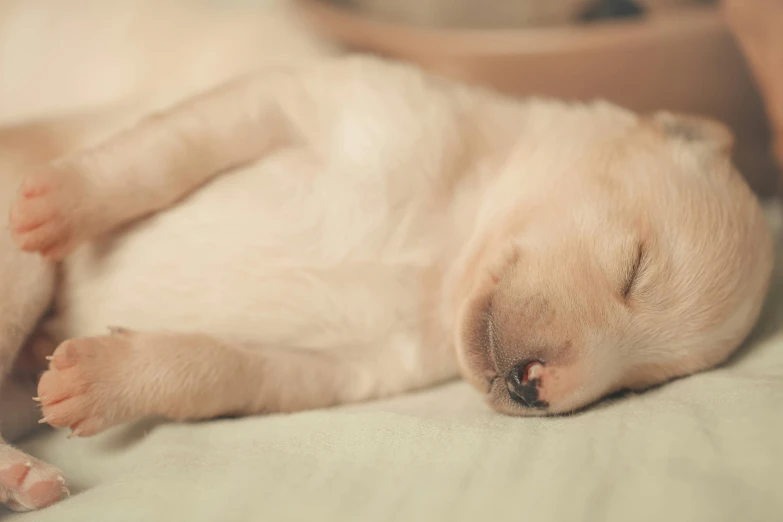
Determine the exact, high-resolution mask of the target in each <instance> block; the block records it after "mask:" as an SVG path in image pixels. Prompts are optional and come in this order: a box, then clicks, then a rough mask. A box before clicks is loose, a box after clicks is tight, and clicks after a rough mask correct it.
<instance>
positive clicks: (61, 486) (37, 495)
mask: <svg viewBox="0 0 783 522" xmlns="http://www.w3.org/2000/svg"><path fill="white" fill-rule="evenodd" d="M68 495H69V492H68V488H67V487H65V479H64V478H63V474H62V472H61V471H60V470H59V469H57V468H55V467H54V466H51V465H49V464H46V463H45V462H41V461H40V460H37V459H34V458H32V457H31V456H29V455H27V454H26V453H24V452H22V451H20V450H18V449H16V448H14V447H12V446H9V445H7V444H0V501H2V502H3V503H5V504H6V505H7V506H8V507H9V508H10V509H13V510H14V511H29V510H31V509H40V508H43V507H46V506H49V505H51V504H54V503H55V502H57V501H58V500H61V499H63V498H65V497H67V496H68Z"/></svg>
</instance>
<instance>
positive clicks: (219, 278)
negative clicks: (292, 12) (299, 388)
mask: <svg viewBox="0 0 783 522" xmlns="http://www.w3.org/2000/svg"><path fill="white" fill-rule="evenodd" d="M315 174H316V172H315V171H314V169H313V168H312V167H311V166H309V165H308V163H307V160H306V158H304V157H302V156H297V155H294V154H285V155H280V156H277V157H276V158H273V159H271V160H268V161H264V162H263V163H262V164H258V165H255V166H253V167H250V168H247V169H244V170H242V171H239V172H236V173H232V174H229V175H226V176H224V177H222V178H220V179H218V180H217V181H216V182H214V183H212V184H210V185H208V186H206V187H204V188H202V189H201V190H200V191H198V192H197V193H196V194H194V195H193V196H192V197H190V198H188V199H186V200H185V201H183V202H181V203H180V204H179V205H177V206H176V207H174V208H172V209H169V210H167V211H165V212H162V213H159V214H157V215H155V216H153V217H151V218H149V219H146V220H144V221H143V222H140V223H138V224H136V225H133V226H132V227H129V228H128V229H127V230H124V231H120V232H118V233H117V234H115V235H114V236H113V237H111V238H108V239H106V240H103V241H101V242H97V243H95V244H92V245H88V246H86V247H84V248H83V249H81V250H80V251H79V252H77V253H76V254H74V255H73V256H72V258H70V259H69V260H68V261H67V262H66V263H65V265H64V271H63V272H64V273H63V281H62V287H61V290H60V292H59V296H58V306H57V314H56V317H55V320H54V321H53V322H52V328H51V331H53V333H54V334H55V335H56V336H57V337H59V338H60V339H63V338H70V337H80V336H87V335H97V334H103V333H105V331H106V328H107V326H124V327H128V328H134V329H140V330H169V331H183V332H187V331H199V332H205V333H209V334H212V335H215V336H218V337H221V338H224V339H230V340H234V339H236V340H241V341H251V342H256V343H258V344H259V345H275V346H294V347H303V348H312V349H347V350H351V349H364V348H365V347H368V346H377V347H382V345H384V344H387V343H388V342H389V341H390V340H392V339H393V341H394V343H395V344H397V343H399V341H400V337H401V336H402V337H403V338H404V339H405V341H406V343H408V344H410V345H411V349H415V348H414V347H415V346H417V345H419V344H420V341H419V324H420V321H419V317H418V313H419V300H420V295H419V292H420V288H419V280H420V277H421V273H422V267H425V266H426V264H427V262H428V259H427V256H428V255H429V252H428V251H422V250H416V249H415V248H413V247H410V248H408V247H407V246H405V245H407V244H409V243H410V244H414V243H415V244H418V243H421V241H417V238H414V237H411V238H409V240H404V241H402V242H400V239H399V238H400V236H401V234H403V235H404V233H405V232H404V231H403V230H401V229H399V228H395V229H391V228H390V226H389V224H388V223H394V222H400V221H405V220H400V219H399V218H401V217H402V216H395V215H394V214H393V213H392V212H390V210H389V209H388V208H384V207H383V205H379V198H378V197H377V196H378V195H377V194H370V193H367V192H366V191H365V192H364V193H362V192H361V187H357V186H355V185H354V184H353V181H351V177H350V176H348V175H337V176H334V177H332V178H331V179H330V180H325V181H324V178H325V177H326V176H328V175H329V174H325V173H320V175H319V176H316V175H315ZM368 201H369V202H370V203H369V204H368ZM410 228H411V230H421V227H416V226H413V227H410ZM388 238H394V239H393V240H394V244H395V245H401V246H398V247H396V248H392V247H391V246H390V241H391V240H390V239H388Z"/></svg>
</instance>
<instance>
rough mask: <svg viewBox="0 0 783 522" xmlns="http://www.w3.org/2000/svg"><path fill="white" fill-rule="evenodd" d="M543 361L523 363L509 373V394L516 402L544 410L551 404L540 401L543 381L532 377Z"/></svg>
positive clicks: (507, 385)
mask: <svg viewBox="0 0 783 522" xmlns="http://www.w3.org/2000/svg"><path fill="white" fill-rule="evenodd" d="M542 364H543V363H542V362H541V361H536V360H529V361H523V362H521V363H519V364H517V365H516V366H514V367H513V368H511V371H510V372H508V376H507V377H506V388H508V394H509V395H510V396H511V399H513V400H514V401H515V402H517V403H519V404H521V405H522V406H527V407H528V408H536V409H538V410H543V409H546V408H548V407H549V403H548V402H546V401H542V400H539V398H538V387H539V386H540V385H541V379H539V378H538V377H536V376H532V375H531V369H533V368H535V367H539V368H540V365H542Z"/></svg>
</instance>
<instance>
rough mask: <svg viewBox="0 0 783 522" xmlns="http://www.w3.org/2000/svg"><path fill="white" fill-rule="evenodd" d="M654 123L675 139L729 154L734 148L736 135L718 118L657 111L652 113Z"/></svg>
mask: <svg viewBox="0 0 783 522" xmlns="http://www.w3.org/2000/svg"><path fill="white" fill-rule="evenodd" d="M652 124H653V126H654V127H655V128H656V129H658V130H659V131H661V132H662V133H663V134H665V135H666V136H667V137H669V138H671V139H674V140H679V141H683V142H686V143H692V144H694V145H701V146H704V147H707V148H709V149H711V150H712V151H714V152H719V153H723V154H727V155H731V153H732V151H733V149H734V135H733V134H732V133H731V131H730V130H729V128H728V127H727V126H726V125H724V124H722V123H720V122H718V121H716V120H711V119H709V118H703V117H700V116H691V115H687V114H675V113H671V112H657V113H655V114H653V115H652Z"/></svg>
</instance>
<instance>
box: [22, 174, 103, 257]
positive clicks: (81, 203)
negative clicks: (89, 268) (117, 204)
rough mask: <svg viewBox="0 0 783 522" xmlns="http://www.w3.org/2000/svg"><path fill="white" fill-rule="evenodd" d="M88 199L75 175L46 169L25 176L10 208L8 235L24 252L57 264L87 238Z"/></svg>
mask: <svg viewBox="0 0 783 522" xmlns="http://www.w3.org/2000/svg"><path fill="white" fill-rule="evenodd" d="M88 199H89V198H86V197H85V195H84V190H83V186H82V184H81V180H80V179H79V176H78V175H77V173H75V172H73V171H70V170H68V169H61V168H57V167H49V168H47V169H46V170H43V171H41V172H39V173H36V174H32V175H30V176H28V177H27V178H26V179H25V180H24V182H23V183H22V185H21V188H20V190H19V194H18V196H17V199H16V201H15V203H14V205H13V207H12V208H11V215H10V224H11V232H12V234H13V236H14V239H15V241H16V244H17V245H18V246H19V248H20V249H22V250H23V251H25V252H37V253H39V254H41V255H42V256H44V257H45V258H47V259H51V260H53V261H59V260H61V259H63V258H64V257H65V256H66V255H68V254H69V253H70V252H71V251H73V249H74V248H76V247H77V246H78V245H79V243H81V242H83V241H84V240H86V239H88V238H89V235H90V234H89V222H88V220H87V219H86V217H87V208H88Z"/></svg>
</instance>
